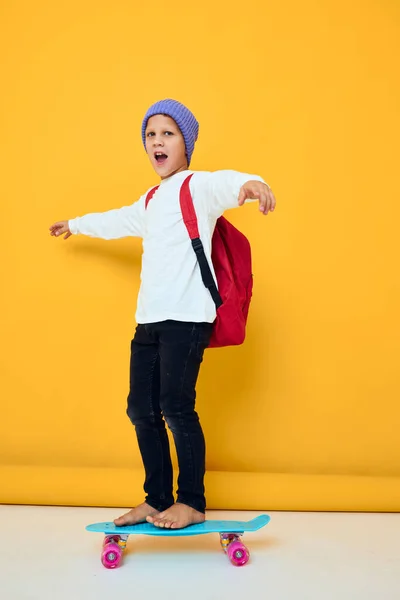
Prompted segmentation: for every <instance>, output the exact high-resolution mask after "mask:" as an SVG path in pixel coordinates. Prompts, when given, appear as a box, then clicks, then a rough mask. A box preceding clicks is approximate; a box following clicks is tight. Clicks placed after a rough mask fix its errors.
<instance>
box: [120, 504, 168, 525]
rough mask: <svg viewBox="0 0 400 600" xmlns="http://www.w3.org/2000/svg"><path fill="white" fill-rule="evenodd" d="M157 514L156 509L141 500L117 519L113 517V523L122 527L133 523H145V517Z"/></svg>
mask: <svg viewBox="0 0 400 600" xmlns="http://www.w3.org/2000/svg"><path fill="white" fill-rule="evenodd" d="M155 515H158V510H156V509H155V508H153V507H152V506H150V505H149V504H146V502H143V504H139V506H136V507H135V508H132V510H130V511H129V512H127V513H125V514H124V515H122V516H121V517H118V519H114V525H117V526H118V527H122V526H123V525H135V524H136V523H145V521H146V517H149V516H150V517H154V516H155Z"/></svg>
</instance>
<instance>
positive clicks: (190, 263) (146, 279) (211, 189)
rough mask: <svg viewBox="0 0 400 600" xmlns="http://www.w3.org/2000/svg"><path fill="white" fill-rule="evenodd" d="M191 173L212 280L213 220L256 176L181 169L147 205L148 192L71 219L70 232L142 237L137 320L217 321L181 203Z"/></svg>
mask: <svg viewBox="0 0 400 600" xmlns="http://www.w3.org/2000/svg"><path fill="white" fill-rule="evenodd" d="M191 173H194V174H193V177H192V179H191V181H190V191H191V194H192V198H193V204H194V207H195V210H196V214H197V220H198V227H199V233H200V239H201V240H202V242H203V246H204V251H205V254H206V257H207V260H208V262H209V265H210V268H211V271H212V273H213V276H214V279H215V281H216V278H215V272H214V268H213V265H212V261H211V246H212V236H213V232H214V228H215V224H216V221H217V219H218V218H219V217H220V216H221V215H222V214H223V212H224V211H225V210H227V209H229V208H234V207H236V206H238V197H239V192H240V188H241V187H242V185H243V184H244V183H246V182H247V181H250V180H257V181H262V182H263V179H262V178H261V177H259V176H257V175H248V174H246V173H239V172H237V171H216V172H213V173H212V172H207V171H195V172H193V171H182V172H180V173H177V174H176V175H173V176H172V177H170V178H168V179H165V180H163V181H162V182H161V184H160V187H159V188H158V190H157V191H156V193H155V194H154V196H153V197H152V199H151V200H150V202H149V204H148V207H147V209H145V201H146V196H147V193H148V191H149V190H148V191H147V192H146V193H145V194H144V195H143V196H141V197H140V199H139V200H138V201H137V202H134V203H133V204H131V205H130V206H124V207H122V208H119V209H115V210H110V211H107V212H103V213H92V214H87V215H85V216H83V217H77V218H76V219H72V220H70V221H69V228H70V231H71V233H73V234H75V235H76V234H83V235H87V236H91V237H96V238H102V239H105V240H111V239H117V238H123V237H127V236H137V237H141V238H143V256H142V270H141V275H140V278H141V286H140V290H139V295H138V303H137V310H136V322H137V323H141V324H144V323H155V322H159V321H166V320H168V319H173V320H176V321H186V322H188V321H194V322H197V323H199V322H208V323H212V322H213V321H214V320H215V317H216V309H215V304H214V301H213V300H212V298H211V295H210V292H209V290H208V289H207V288H206V287H205V286H204V284H203V280H202V278H201V273H200V268H199V265H198V262H197V257H196V254H195V252H194V250H193V247H192V244H191V241H190V238H189V234H188V231H187V229H186V226H185V223H184V221H183V217H182V213H181V208H180V202H179V192H180V188H181V185H182V183H183V181H184V180H185V179H186V177H188V175H190V174H191ZM153 187H154V186H153ZM150 189H151V188H150ZM251 201H252V200H250V202H251ZM246 202H248V201H246Z"/></svg>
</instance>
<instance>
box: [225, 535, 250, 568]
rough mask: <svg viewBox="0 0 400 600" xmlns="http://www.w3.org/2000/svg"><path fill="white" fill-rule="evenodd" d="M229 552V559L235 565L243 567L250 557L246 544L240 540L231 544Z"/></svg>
mask: <svg viewBox="0 0 400 600" xmlns="http://www.w3.org/2000/svg"><path fill="white" fill-rule="evenodd" d="M227 553H228V557H229V560H230V561H231V563H232V564H233V565H235V567H243V565H245V564H246V563H247V562H248V560H249V558H250V553H249V551H248V550H247V548H246V546H245V545H244V544H243V543H242V542H239V541H237V542H232V543H231V544H229V546H228V550H227Z"/></svg>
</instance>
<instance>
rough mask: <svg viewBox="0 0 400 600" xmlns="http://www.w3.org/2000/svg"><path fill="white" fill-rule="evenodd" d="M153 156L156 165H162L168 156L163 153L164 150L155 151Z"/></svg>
mask: <svg viewBox="0 0 400 600" xmlns="http://www.w3.org/2000/svg"><path fill="white" fill-rule="evenodd" d="M154 158H155V159H156V161H157V164H158V165H163V164H164V163H165V161H166V160H167V158H168V156H167V155H166V154H164V152H155V153H154Z"/></svg>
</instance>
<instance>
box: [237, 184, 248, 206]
mask: <svg viewBox="0 0 400 600" xmlns="http://www.w3.org/2000/svg"><path fill="white" fill-rule="evenodd" d="M246 197H247V194H246V190H245V189H244V188H240V192H239V199H238V204H239V206H242V205H243V203H244V201H245V200H246Z"/></svg>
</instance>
